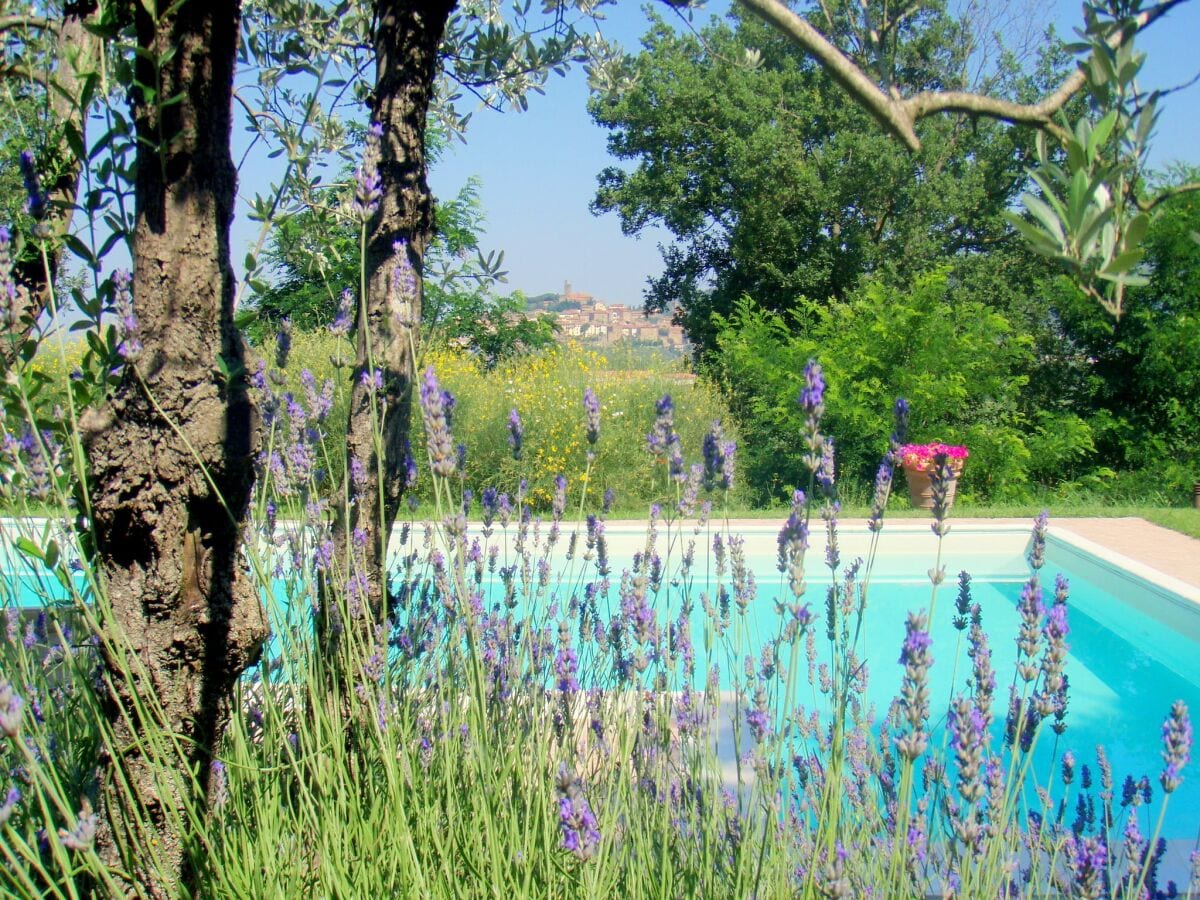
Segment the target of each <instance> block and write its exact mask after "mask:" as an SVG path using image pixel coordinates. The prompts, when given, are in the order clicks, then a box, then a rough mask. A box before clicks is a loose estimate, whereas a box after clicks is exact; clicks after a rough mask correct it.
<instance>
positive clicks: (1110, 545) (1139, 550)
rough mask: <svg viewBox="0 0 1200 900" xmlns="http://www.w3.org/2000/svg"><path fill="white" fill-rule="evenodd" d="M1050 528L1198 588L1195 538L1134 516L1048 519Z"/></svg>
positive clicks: (1199, 551)
mask: <svg viewBox="0 0 1200 900" xmlns="http://www.w3.org/2000/svg"><path fill="white" fill-rule="evenodd" d="M1052 527H1055V528H1058V529H1060V530H1066V531H1070V532H1072V533H1074V534H1077V535H1079V536H1080V537H1082V538H1084V539H1085V540H1088V541H1091V542H1092V543H1094V544H1099V545H1100V546H1101V547H1103V548H1105V549H1106V550H1110V551H1113V552H1115V553H1119V554H1121V555H1122V556H1127V557H1129V558H1130V559H1133V560H1136V561H1137V562H1140V563H1142V564H1143V565H1145V566H1149V567H1150V568H1152V569H1155V570H1157V571H1159V572H1162V573H1163V574H1165V575H1169V576H1171V577H1172V578H1178V579H1179V580H1180V581H1182V582H1184V583H1185V584H1190V585H1191V586H1192V587H1195V588H1200V540H1196V538H1193V537H1188V536H1187V535H1186V534H1180V533H1179V532H1178V531H1172V530H1171V529H1169V528H1163V527H1161V526H1159V525H1155V524H1153V523H1151V522H1147V521H1146V520H1145V519H1138V518H1134V517H1128V518H1122V519H1058V520H1052Z"/></svg>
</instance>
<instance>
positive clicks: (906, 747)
mask: <svg viewBox="0 0 1200 900" xmlns="http://www.w3.org/2000/svg"><path fill="white" fill-rule="evenodd" d="M904 630H905V638H904V646H903V647H902V648H901V650H900V664H901V665H903V666H904V678H903V681H902V682H901V687H900V708H901V709H902V710H903V713H904V718H905V719H906V720H907V722H908V724H909V727H910V729H911V730H910V731H909V733H908V734H906V735H904V736H903V737H901V738H897V739H896V749H897V750H899V751H900V755H901V756H903V757H904V758H905V759H908V760H914V759H916V758H917V757H918V756H920V755H921V754H922V753H924V752H925V748H926V746H928V744H929V735H928V734H927V733H926V732H925V723H926V721H927V720H928V719H929V667H930V666H931V665H933V655H932V654H931V653H930V652H929V648H930V647H931V646H932V645H933V640H932V639H931V638H930V636H929V631H928V630H927V628H926V624H925V614H924V613H923V612H922V613H915V612H910V613H909V614H908V620H907V621H906V622H905V623H904Z"/></svg>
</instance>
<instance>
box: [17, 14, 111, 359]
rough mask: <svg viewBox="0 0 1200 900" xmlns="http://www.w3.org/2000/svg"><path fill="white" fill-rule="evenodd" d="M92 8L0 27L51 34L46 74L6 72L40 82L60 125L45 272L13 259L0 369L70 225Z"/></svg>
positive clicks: (36, 260) (89, 70) (25, 330)
mask: <svg viewBox="0 0 1200 900" xmlns="http://www.w3.org/2000/svg"><path fill="white" fill-rule="evenodd" d="M98 9H99V4H98V3H97V2H96V0H77V2H73V3H72V2H68V3H65V4H63V13H62V18H61V20H58V21H52V20H41V19H35V18H33V17H30V16H8V17H5V21H4V22H3V23H2V24H3V27H2V28H0V34H3V33H4V32H8V31H15V30H17V29H20V28H28V29H30V30H32V31H36V32H41V33H43V34H47V35H53V41H54V45H55V47H56V48H57V50H56V52H55V54H54V57H55V60H56V64H55V67H54V71H53V72H51V73H50V74H49V78H48V79H42V77H41V76H40V74H39V73H36V72H31V71H25V70H23V69H16V70H14V71H12V72H11V73H10V74H11V76H12V77H16V78H22V77H23V78H34V79H36V80H45V81H46V83H45V85H44V87H45V91H46V102H47V105H48V106H49V109H50V112H51V118H52V121H53V123H54V124H57V125H58V127H59V128H61V129H62V136H61V137H60V139H59V141H58V147H57V150H56V151H55V155H56V156H57V158H58V159H61V160H63V161H64V165H63V167H62V169H61V170H60V172H59V174H58V176H57V177H56V178H55V179H54V181H53V182H51V183H49V184H45V185H43V186H42V187H43V189H44V190H45V191H46V197H47V199H48V200H49V206H50V213H49V215H48V217H47V219H46V221H45V222H44V223H43V224H44V225H45V226H46V227H47V245H48V246H49V247H50V248H51V254H50V258H49V262H50V267H49V268H50V271H49V273H47V271H46V264H45V262H44V261H43V260H42V258H41V256H40V255H36V254H27V255H26V256H25V257H24V258H23V259H20V260H18V261H17V263H16V265H15V267H14V272H13V274H14V276H15V278H16V281H17V284H19V285H20V286H21V288H23V290H21V291H20V292H19V293H18V294H17V296H16V297H14V298H12V308H11V309H10V310H9V314H10V321H11V322H12V325H11V329H10V332H9V333H8V334H7V335H5V337H4V339H3V340H0V371H3V370H5V369H7V368H8V367H9V366H11V365H12V364H13V362H14V361H15V360H16V358H17V356H18V354H20V353H21V352H22V350H24V349H25V348H26V346H27V344H28V340H29V335H30V333H31V332H32V331H33V329H34V326H35V325H36V324H37V321H38V319H39V318H40V316H41V315H42V311H43V310H44V309H45V308H46V307H47V305H48V304H49V302H50V296H51V295H50V288H51V286H52V285H53V282H54V278H55V276H56V275H57V273H58V264H59V257H60V256H61V254H62V240H63V237H64V235H65V234H66V232H67V229H68V228H69V227H70V225H71V213H72V211H73V209H74V206H75V199H76V197H77V196H78V192H79V177H80V174H81V173H82V171H83V164H84V160H83V159H81V158H80V157H79V156H78V155H77V154H76V153H75V152H74V151H73V150H72V149H71V145H70V143H69V142H68V141H67V140H66V132H67V130H68V129H70V130H73V131H74V132H76V133H77V134H78V136H79V142H80V144H83V145H85V146H86V143H87V142H86V140H85V133H86V132H85V128H86V124H87V117H86V115H85V109H86V106H87V105H88V101H89V97H88V96H87V95H88V94H90V90H89V91H85V90H84V81H85V79H86V78H87V77H88V76H89V75H91V74H93V73H94V72H95V71H96V68H97V63H98V62H99V57H100V50H101V47H102V46H103V45H102V42H101V41H100V38H98V37H96V35H94V34H92V33H91V32H90V31H88V30H87V28H86V26H87V25H89V24H91V23H92V22H93V21H94V20H95V18H96V13H97V11H98ZM47 274H48V275H49V277H47ZM29 352H32V348H29Z"/></svg>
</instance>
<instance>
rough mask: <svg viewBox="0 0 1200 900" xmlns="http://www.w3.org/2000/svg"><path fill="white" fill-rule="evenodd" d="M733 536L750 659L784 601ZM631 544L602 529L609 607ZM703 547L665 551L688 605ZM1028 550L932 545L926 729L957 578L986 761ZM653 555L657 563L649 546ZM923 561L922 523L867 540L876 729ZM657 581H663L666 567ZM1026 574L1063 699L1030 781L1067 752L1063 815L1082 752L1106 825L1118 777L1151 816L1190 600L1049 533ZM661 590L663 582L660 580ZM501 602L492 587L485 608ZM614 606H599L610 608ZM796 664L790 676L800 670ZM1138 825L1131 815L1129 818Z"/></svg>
mask: <svg viewBox="0 0 1200 900" xmlns="http://www.w3.org/2000/svg"><path fill="white" fill-rule="evenodd" d="M817 524H818V523H815V522H814V531H813V535H812V544H813V546H812V548H811V549H810V550H809V553H808V565H807V570H808V581H809V587H808V592H807V593H806V595H805V599H807V600H808V601H810V603H811V606H812V609H813V612H814V613H816V614H817V615H821V613H822V601H823V597H824V593H825V587H826V586H827V585H828V584H829V571H828V569H826V568H825V566H824V564H823V554H824V551H823V546H822V540H823V538H822V535H821V534H820V532H819V530H818V528H817ZM736 531H737V533H738V534H739V535H741V536H743V537H744V538H745V541H746V548H747V553H746V556H747V562H748V565H749V568H750V569H751V570H752V571H753V572H754V573H755V577H756V581H757V595H756V599H755V600H754V602H753V603H752V604H751V605H750V607H749V608H748V611H747V616H746V624H745V629H746V633H747V634H748V637H749V641H748V645H749V646H751V647H758V646H760V645H761V643H762V642H763V641H765V640H768V639H769V638H770V637H772V636H774V635H775V634H776V633H777V631H778V617H777V614H776V607H775V603H774V600H775V599H776V597H779V596H783V597H789V592H788V588H787V585H786V583H784V582H783V579H782V577H781V576H780V574H779V572H778V571H777V569H776V543H775V541H776V536H777V533H778V529H777V526H764V525H740V524H739V525H738V527H737V528H736ZM644 534H645V532H644V526H642V525H629V526H619V525H610V526H609V527H608V529H607V537H608V541H609V555H610V557H611V558H612V559H613V560H614V562H613V565H612V568H613V571H614V574H613V575H612V579H613V581H614V584H613V587H612V591H611V593H612V594H615V593H616V583H615V582H616V581H617V580H618V578H619V573H620V569H621V564H622V561H626V562H627V561H628V560H629V559H631V558H632V557H633V554H634V553H636V552H639V551H640V550H641V549H643V547H644ZM711 539H712V535H711V533H708V532H706V533H704V534H692V533H691V532H689V531H684V532H683V533H682V535H681V537H680V539H679V540H678V541H677V543H676V545H675V546H674V547H673V549H672V552H673V553H674V554H675V555H676V556H678V555H680V554H682V553H683V552H684V550H685V549H686V544H687V542H688V541H689V540H694V541H695V542H696V555H697V560H698V561H697V563H696V565H695V567H694V571H695V572H696V575H697V581H696V583H694V584H693V585H691V588H690V593H691V595H692V596H693V599H695V597H696V596H697V595H698V594H699V593H700V592H702V591H704V590H705V589H706V588H707V587H708V585H706V583H705V581H704V566H705V563H703V562H701V561H700V559H701V557H702V556H703V554H704V551H705V549H706V546H709V545H711ZM869 541H870V535H869V532H867V530H866V529H865V528H862V527H858V528H854V527H843V528H842V529H841V530H840V537H839V545H840V551H841V560H842V562H843V567H844V566H845V565H847V564H849V563H850V562H851V561H852V560H854V559H855V557H858V556H865V555H866V553H867V550H868V546H869ZM564 543H565V542H564ZM1029 544H1030V529H1029V527H1028V525H1027V524H1024V523H1014V524H1012V525H1006V526H997V525H994V524H987V525H973V524H970V525H968V524H963V523H956V524H954V526H953V530H952V531H951V533H950V534H949V535H948V536H947V537H946V538H945V540H944V543H943V545H942V556H941V564H942V565H943V566H944V567H945V569H946V580H945V582H944V583H943V584H942V585H941V587H940V588H939V589H938V593H937V600H936V603H935V606H934V616H933V622H932V623H931V628H930V630H931V635H932V640H933V645H932V653H933V656H934V664H933V666H932V668H931V670H930V693H931V707H932V714H933V720H934V721H935V723H937V722H938V720H939V719H940V723H939V724H940V725H941V726H944V724H945V722H944V717H945V714H946V709H947V707H948V705H949V701H950V698H951V696H952V694H953V693H954V692H955V691H962V690H964V689H965V686H966V681H967V679H968V678H969V677H970V660H969V659H968V658H967V645H966V640H965V636H964V635H963V634H962V633H961V632H959V631H957V630H955V629H954V627H953V625H952V623H951V620H952V618H953V617H954V615H955V614H956V611H955V602H954V601H955V595H956V593H957V587H956V584H955V580H956V576H957V574H958V572H960V571H964V570H965V571H967V572H969V573H970V574H971V577H972V578H971V589H972V599H973V600H974V602H976V603H978V604H979V606H980V609H981V613H982V619H983V626H984V628H985V630H986V632H987V634H988V635H989V637H990V641H991V651H992V665H993V668H994V669H995V672H996V678H997V689H996V701H995V709H994V712H995V717H996V724H995V725H994V727H993V736H992V738H993V739H992V747H993V749H999V748H1000V747H1001V744H1002V734H1003V727H1004V714H1005V706H1006V702H1007V692H1008V685H1009V683H1010V682H1011V681H1012V679H1013V677H1014V676H1013V673H1014V666H1015V663H1016V657H1017V647H1016V637H1017V633H1018V629H1019V627H1020V617H1019V613H1018V606H1017V601H1018V598H1019V596H1020V591H1021V588H1022V586H1023V585H1024V583H1025V582H1026V580H1027V579H1028V577H1029V572H1030V569H1029V565H1028V561H1027V559H1026V554H1027V551H1028V548H1029ZM658 549H659V552H660V553H665V541H664V540H663V539H662V538H660V541H659V548H658ZM937 552H938V546H937V540H936V538H935V537H934V535H933V534H932V533H931V532H930V529H929V526H928V523H927V522H900V523H895V522H893V523H891V524H889V525H888V526H887V527H886V528H885V530H884V532H883V534H882V536H881V538H880V541H879V545H878V549H877V552H876V556H875V563H874V569H873V572H872V575H871V583H872V585H873V587H872V588H871V589H870V590H869V594H868V596H869V603H868V609H867V613H866V616H865V627H864V631H863V634H862V637H861V639H860V647H861V648H862V650H861V653H860V655H861V656H862V657H863V658H864V659H865V660H866V662H867V663H868V666H869V669H870V680H869V686H868V690H867V698H868V701H869V702H870V703H871V704H873V705H874V706H875V708H876V710H877V713H878V717H879V718H882V716H883V715H884V714H885V712H886V710H887V707H888V705H889V704H890V703H891V701H892V699H893V698H894V696H895V695H896V692H897V689H898V686H899V683H900V679H901V676H902V667H901V666H900V665H899V663H898V657H899V653H900V647H901V644H902V642H903V639H904V621H905V618H906V615H907V613H908V612H909V611H910V610H918V609H926V610H928V609H929V607H930V601H931V585H930V579H929V574H928V570H929V569H930V568H931V567H932V566H933V565H934V561H935V558H936V556H937ZM665 568H667V569H668V570H669V566H665ZM1139 568H1141V571H1140V572H1139V571H1137V570H1138V569H1139ZM1040 574H1041V582H1042V586H1043V590H1044V591H1045V594H1046V597H1045V602H1046V604H1047V605H1049V603H1050V602H1051V598H1052V596H1053V589H1054V588H1053V586H1054V581H1055V577H1056V576H1057V575H1059V574H1061V575H1062V576H1063V577H1065V578H1066V579H1067V580H1068V582H1069V586H1070V595H1069V599H1068V611H1069V624H1070V633H1069V634H1068V636H1067V642H1068V645H1069V653H1068V658H1067V663H1066V673H1067V677H1068V679H1069V683H1070V687H1069V693H1068V712H1067V716H1066V722H1067V728H1066V730H1065V732H1064V733H1063V734H1062V735H1061V736H1058V735H1056V734H1055V733H1054V732H1053V731H1052V730H1051V729H1050V727H1049V723H1045V724H1043V726H1042V728H1041V731H1040V733H1039V736H1038V740H1037V743H1036V745H1035V750H1034V760H1035V763H1034V773H1035V775H1036V777H1037V781H1038V783H1039V784H1043V785H1044V784H1046V783H1047V781H1048V778H1049V775H1050V773H1051V772H1052V771H1054V772H1057V770H1058V766H1059V765H1060V763H1061V759H1062V756H1063V753H1064V752H1065V751H1067V750H1071V751H1072V752H1073V753H1074V755H1075V757H1076V759H1077V761H1078V764H1077V773H1076V782H1075V785H1074V790H1072V791H1071V793H1070V795H1069V796H1070V798H1071V801H1070V802H1073V801H1074V798H1075V796H1076V792H1077V790H1078V788H1079V787H1080V782H1081V780H1082V777H1083V772H1082V769H1083V766H1085V765H1086V766H1087V768H1088V774H1089V775H1090V777H1091V779H1092V781H1093V783H1094V785H1095V787H1094V788H1093V793H1098V792H1099V791H1100V789H1101V788H1100V780H1101V774H1100V771H1099V768H1098V764H1097V758H1096V747H1097V746H1098V745H1102V746H1103V747H1104V750H1105V752H1106V754H1107V758H1108V761H1109V763H1110V764H1111V767H1112V774H1113V780H1114V786H1113V793H1114V797H1113V800H1112V803H1113V809H1114V811H1115V815H1116V816H1117V817H1119V816H1120V815H1121V813H1122V807H1121V794H1122V782H1123V781H1124V779H1125V778H1126V776H1129V777H1131V778H1132V779H1133V780H1134V781H1135V782H1137V781H1140V780H1141V779H1142V777H1143V776H1145V778H1146V779H1147V781H1148V783H1149V785H1150V786H1151V789H1152V791H1153V795H1154V804H1155V805H1154V807H1153V809H1155V810H1156V809H1157V805H1158V803H1159V802H1160V801H1161V799H1162V793H1161V786H1160V783H1159V775H1160V773H1161V772H1162V768H1163V761H1162V757H1161V753H1162V724H1163V720H1164V718H1165V717H1166V716H1167V714H1168V712H1169V711H1170V708H1171V704H1172V703H1173V702H1174V701H1175V700H1183V701H1184V702H1185V703H1186V704H1187V706H1188V709H1189V710H1190V711H1191V713H1192V715H1193V716H1195V715H1196V714H1197V713H1198V712H1200V590H1197V589H1195V588H1193V587H1190V586H1188V585H1186V584H1184V583H1182V582H1175V581H1173V580H1172V579H1170V578H1167V577H1164V576H1158V575H1155V574H1154V573H1151V572H1149V571H1146V570H1145V569H1144V568H1143V567H1139V566H1138V565H1137V564H1136V563H1134V562H1132V561H1131V560H1127V559H1124V558H1121V557H1120V556H1119V555H1118V554H1113V553H1111V552H1109V551H1104V550H1102V549H1101V548H1098V547H1096V546H1095V545H1092V544H1089V543H1088V542H1087V541H1086V540H1083V539H1080V538H1078V537H1076V536H1074V535H1073V534H1071V533H1070V532H1066V531H1060V532H1056V531H1055V530H1054V529H1053V526H1052V527H1051V530H1050V533H1049V534H1048V537H1047V547H1046V562H1045V565H1044V567H1043V568H1042V570H1041V573H1040ZM582 580H585V581H586V578H584V579H582ZM665 580H668V581H669V576H668V577H667V578H666V579H665ZM485 585H486V582H485ZM676 588H677V589H676V590H675V591H674V592H673V591H672V590H671V589H670V586H669V585H668V584H664V587H663V589H662V590H661V591H660V592H659V595H658V598H657V601H656V603H657V606H658V613H659V614H660V619H661V620H664V621H665V620H666V619H669V618H670V617H672V616H673V615H675V614H676V613H677V609H678V603H679V602H680V601H679V599H678V597H679V590H678V586H676ZM501 593H502V591H501V589H500V587H499V586H498V585H497V584H496V583H495V582H494V581H493V582H492V583H491V592H490V593H489V599H490V600H491V602H493V603H494V602H495V601H496V599H497V597H498V596H499V595H500V594H501ZM551 593H553V591H551ZM673 597H674V599H672V598H673ZM560 599H562V598H560ZM564 602H565V601H564ZM615 602H616V601H615V600H611V599H610V607H611V606H612V605H614V604H615ZM698 607H699V604H697V609H696V610H695V611H694V612H693V614H692V617H691V620H690V621H691V624H692V631H693V634H692V639H693V641H694V642H696V643H697V644H699V643H700V641H701V637H700V635H701V634H702V633H703V628H704V618H705V616H704V613H703V611H702V610H700V609H699V608H698ZM733 615H734V616H736V615H737V613H736V612H734V613H733ZM815 628H816V631H817V632H818V645H819V651H820V654H821V655H820V657H819V658H821V659H827V658H828V654H827V649H826V647H827V644H826V642H825V638H824V635H823V626H822V624H821V622H820V620H818V621H817V622H816V625H815ZM821 645H825V646H824V647H822V646H821ZM956 660H957V661H956ZM800 664H801V665H802V666H803V665H804V662H803V660H802V661H801V663H800ZM701 671H702V670H701ZM728 674H729V673H728V671H727V669H726V670H725V671H723V672H722V684H721V687H722V689H723V690H726V691H727V690H729V688H730V687H731V684H730V682H729V679H728ZM700 677H701V679H702V676H700ZM699 687H703V684H700V685H699ZM798 699H799V700H800V702H801V703H806V706H807V707H808V709H809V710H812V709H814V708H815V709H821V708H822V699H823V698H821V697H819V696H817V695H815V694H814V693H813V692H809V693H808V694H807V695H806V694H804V693H803V692H802V693H801V695H800V696H799V698H798ZM932 745H933V746H941V745H942V740H941V734H940V732H939V731H938V730H935V731H934V735H933V742H932ZM1198 768H1200V767H1197V765H1196V763H1195V761H1193V763H1192V765H1191V766H1190V767H1189V770H1185V773H1184V780H1183V783H1182V785H1181V786H1180V787H1179V788H1178V789H1177V790H1176V791H1175V792H1174V793H1173V795H1172V797H1171V800H1170V808H1169V815H1168V817H1167V820H1166V823H1165V825H1164V831H1163V836H1164V837H1166V838H1167V839H1168V842H1169V843H1170V844H1171V846H1172V850H1173V852H1172V856H1174V857H1175V858H1176V859H1177V861H1178V860H1182V859H1185V858H1186V851H1187V850H1190V848H1191V847H1192V846H1193V843H1194V841H1195V840H1196V837H1197V835H1198V834H1200V772H1198V771H1197V769H1198ZM1055 794H1056V796H1059V795H1061V783H1060V782H1058V781H1057V780H1056V787H1055ZM1144 812H1145V811H1144V807H1143V815H1144ZM1074 815H1075V811H1074V809H1073V808H1068V810H1067V812H1066V817H1065V821H1066V823H1067V824H1069V823H1070V822H1071V821H1072V819H1073V818H1074ZM1152 827H1153V822H1150V823H1148V824H1147V823H1145V822H1143V831H1144V832H1147V833H1148V832H1149V831H1150V830H1151V829H1152ZM1180 854H1183V855H1182V856H1180Z"/></svg>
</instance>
